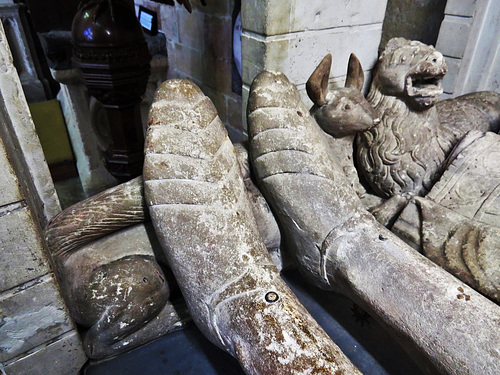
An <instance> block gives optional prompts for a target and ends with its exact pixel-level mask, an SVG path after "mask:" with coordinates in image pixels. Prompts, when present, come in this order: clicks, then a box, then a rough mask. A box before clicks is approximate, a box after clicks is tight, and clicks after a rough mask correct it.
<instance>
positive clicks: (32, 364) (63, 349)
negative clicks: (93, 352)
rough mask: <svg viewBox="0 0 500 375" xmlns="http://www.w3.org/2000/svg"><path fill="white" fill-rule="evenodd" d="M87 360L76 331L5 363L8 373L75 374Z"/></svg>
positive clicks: (37, 374)
mask: <svg viewBox="0 0 500 375" xmlns="http://www.w3.org/2000/svg"><path fill="white" fill-rule="evenodd" d="M86 361H87V357H86V356H85V354H84V352H83V350H82V349H81V343H80V340H79V337H78V334H77V333H76V331H73V332H69V333H67V334H64V335H63V336H61V337H59V338H58V339H57V340H56V341H54V342H52V343H50V344H49V345H47V346H45V345H42V346H41V347H40V348H37V349H35V350H33V351H32V352H31V353H29V354H28V355H26V356H24V357H21V358H19V359H15V360H13V361H11V362H9V363H8V364H5V372H6V373H7V374H29V375H47V374H57V375H75V374H78V373H79V371H80V369H81V368H82V366H83V365H84V363H85V362H86Z"/></svg>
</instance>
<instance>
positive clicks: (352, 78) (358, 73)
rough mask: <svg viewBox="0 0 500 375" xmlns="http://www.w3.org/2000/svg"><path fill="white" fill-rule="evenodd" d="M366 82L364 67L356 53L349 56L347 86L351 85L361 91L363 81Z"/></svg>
mask: <svg viewBox="0 0 500 375" xmlns="http://www.w3.org/2000/svg"><path fill="white" fill-rule="evenodd" d="M364 82H365V74H364V73H363V67H362V66H361V63H360V62H359V60H358V58H357V57H356V55H355V54H354V53H351V56H350V57H349V65H348V67H347V78H346V80H345V87H351V88H354V89H358V90H359V91H361V90H362V89H363V83H364Z"/></svg>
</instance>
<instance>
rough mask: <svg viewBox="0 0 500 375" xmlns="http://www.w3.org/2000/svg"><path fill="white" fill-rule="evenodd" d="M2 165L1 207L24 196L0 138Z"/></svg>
mask: <svg viewBox="0 0 500 375" xmlns="http://www.w3.org/2000/svg"><path fill="white" fill-rule="evenodd" d="M0 165H1V166H2V169H3V171H2V174H1V175H0V191H1V192H2V194H1V195H0V207H1V206H4V205H6V204H9V203H14V202H18V201H21V200H22V199H23V198H22V196H21V192H20V191H19V182H18V181H17V178H16V176H15V174H14V171H13V170H12V166H11V164H10V163H9V160H8V158H7V153H6V150H5V146H4V144H3V141H2V139H1V138H0Z"/></svg>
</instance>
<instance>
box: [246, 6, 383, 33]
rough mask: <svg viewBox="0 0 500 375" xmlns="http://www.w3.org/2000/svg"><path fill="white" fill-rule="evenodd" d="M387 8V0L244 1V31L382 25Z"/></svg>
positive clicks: (302, 29)
mask: <svg viewBox="0 0 500 375" xmlns="http://www.w3.org/2000/svg"><path fill="white" fill-rule="evenodd" d="M386 5H387V0H374V1H363V0H350V1H346V0H333V1H328V2H326V1H320V0H311V1H301V0H291V1H286V2H284V1H282V0H266V1H262V0H250V1H243V2H242V14H243V15H244V17H243V20H244V24H243V29H244V30H247V31H251V32H254V33H257V34H261V35H267V36H271V35H280V34H286V33H290V32H298V31H305V30H325V29H331V28H336V27H344V26H358V25H368V24H374V23H381V22H382V21H383V20H384V15H385V7H386Z"/></svg>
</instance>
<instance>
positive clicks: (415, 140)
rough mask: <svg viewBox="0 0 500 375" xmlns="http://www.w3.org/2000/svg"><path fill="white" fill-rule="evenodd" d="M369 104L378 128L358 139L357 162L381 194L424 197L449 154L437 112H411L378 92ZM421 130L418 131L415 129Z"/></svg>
mask: <svg viewBox="0 0 500 375" xmlns="http://www.w3.org/2000/svg"><path fill="white" fill-rule="evenodd" d="M367 99H368V101H369V102H370V103H372V105H373V106H374V108H375V110H376V111H377V112H378V113H379V114H380V115H381V117H380V119H381V122H380V124H379V125H378V126H376V127H374V128H372V129H370V130H368V131H366V132H364V133H361V134H360V135H359V136H358V163H359V164H360V166H361V169H362V171H363V173H364V175H365V176H364V177H365V178H366V179H367V180H368V181H369V182H370V185H371V186H372V187H373V188H374V190H375V192H376V193H377V194H378V195H381V196H383V197H386V198H389V197H391V196H393V195H395V194H400V193H415V194H417V195H424V194H425V193H426V192H427V191H428V190H430V188H431V187H432V185H433V183H434V182H435V181H436V179H437V178H438V177H439V175H440V174H441V172H442V171H441V169H442V168H441V166H442V164H443V161H444V160H445V158H446V152H445V150H444V149H443V147H442V146H441V145H440V143H439V141H438V140H439V134H438V133H439V128H438V126H437V124H438V118H437V112H436V111H435V109H430V110H428V111H424V112H414V111H411V110H410V109H409V108H408V106H407V104H406V103H405V102H404V101H402V100H401V99H399V98H396V97H394V96H386V95H384V94H382V93H381V92H380V90H378V89H374V88H373V87H372V90H371V91H370V94H369V95H368V98H367ZM416 128H418V129H416Z"/></svg>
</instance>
